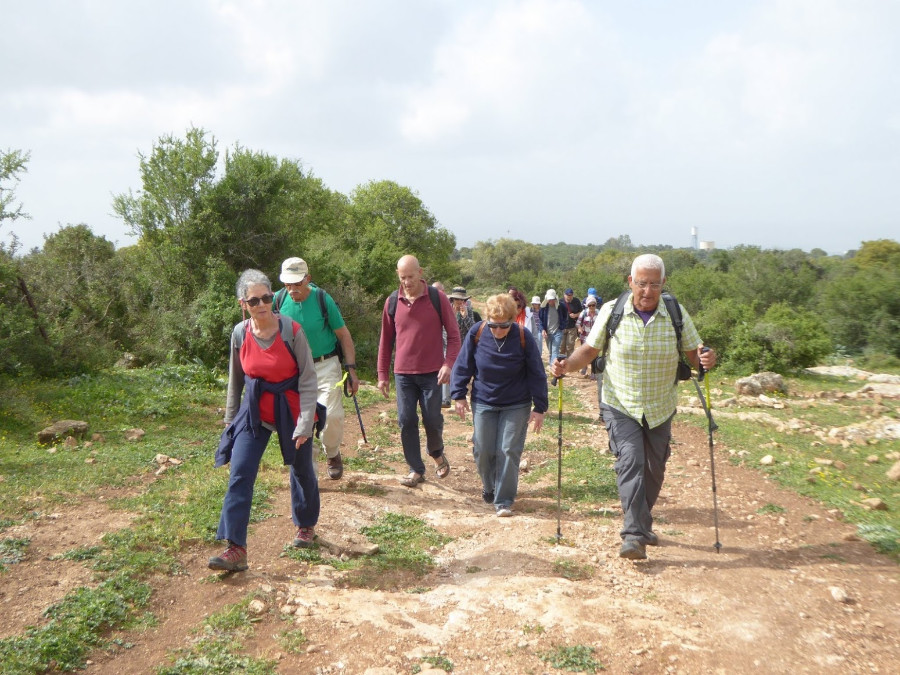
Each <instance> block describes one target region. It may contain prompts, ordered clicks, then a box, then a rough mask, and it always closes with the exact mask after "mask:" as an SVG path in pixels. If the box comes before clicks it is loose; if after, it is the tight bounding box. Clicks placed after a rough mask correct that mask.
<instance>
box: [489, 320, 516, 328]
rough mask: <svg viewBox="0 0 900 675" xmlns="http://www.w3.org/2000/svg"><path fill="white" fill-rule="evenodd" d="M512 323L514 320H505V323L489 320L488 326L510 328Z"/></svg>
mask: <svg viewBox="0 0 900 675" xmlns="http://www.w3.org/2000/svg"><path fill="white" fill-rule="evenodd" d="M512 325H513V322H512V321H504V322H503V323H494V322H493V321H488V328H509V327H510V326H512Z"/></svg>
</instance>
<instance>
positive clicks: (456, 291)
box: [447, 286, 472, 300]
mask: <svg viewBox="0 0 900 675" xmlns="http://www.w3.org/2000/svg"><path fill="white" fill-rule="evenodd" d="M447 297H448V298H450V299H451V300H468V299H469V298H471V297H472V296H471V295H469V294H468V293H466V289H465V288H463V287H462V286H454V287H453V292H452V293H450V295H448V296H447Z"/></svg>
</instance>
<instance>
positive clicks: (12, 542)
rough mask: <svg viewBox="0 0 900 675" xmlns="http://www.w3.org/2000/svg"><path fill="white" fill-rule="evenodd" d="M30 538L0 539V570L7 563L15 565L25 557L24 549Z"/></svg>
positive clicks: (2, 570) (26, 547)
mask: <svg viewBox="0 0 900 675" xmlns="http://www.w3.org/2000/svg"><path fill="white" fill-rule="evenodd" d="M30 543H31V539H0V572H4V571H6V566H7V565H15V564H16V563H19V562H22V560H24V559H25V551H26V550H27V549H28V545H29V544H30Z"/></svg>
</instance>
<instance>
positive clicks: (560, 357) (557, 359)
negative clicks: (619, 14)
mask: <svg viewBox="0 0 900 675" xmlns="http://www.w3.org/2000/svg"><path fill="white" fill-rule="evenodd" d="M565 360H566V357H565V356H557V357H556V362H557V363H560V362H562V361H565ZM564 377H565V375H560V376H559V377H556V376H555V375H554V376H553V379H551V380H550V386H551V387H555V386H556V383H557V382H559V381H560V380H561V379H562V378H564Z"/></svg>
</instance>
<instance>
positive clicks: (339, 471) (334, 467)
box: [328, 453, 344, 480]
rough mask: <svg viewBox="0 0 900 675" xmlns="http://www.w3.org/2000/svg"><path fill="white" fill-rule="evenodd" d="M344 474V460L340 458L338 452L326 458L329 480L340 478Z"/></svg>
mask: <svg viewBox="0 0 900 675" xmlns="http://www.w3.org/2000/svg"><path fill="white" fill-rule="evenodd" d="M343 475H344V460H343V459H341V455H340V453H338V454H337V455H335V456H334V457H329V458H328V477H329V478H330V479H331V480H340V478H341V476H343Z"/></svg>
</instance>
